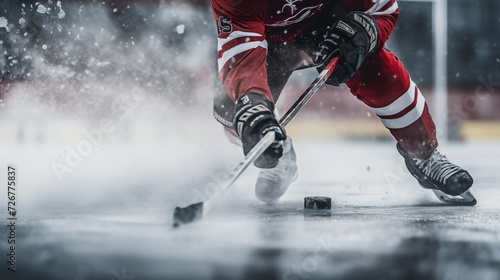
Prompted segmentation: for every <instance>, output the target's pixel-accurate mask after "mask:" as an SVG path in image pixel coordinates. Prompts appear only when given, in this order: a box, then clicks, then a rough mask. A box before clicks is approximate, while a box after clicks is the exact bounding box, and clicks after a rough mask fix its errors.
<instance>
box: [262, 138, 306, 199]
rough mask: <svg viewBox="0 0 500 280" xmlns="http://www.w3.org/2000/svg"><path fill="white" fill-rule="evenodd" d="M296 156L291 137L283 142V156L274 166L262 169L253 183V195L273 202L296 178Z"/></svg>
mask: <svg viewBox="0 0 500 280" xmlns="http://www.w3.org/2000/svg"><path fill="white" fill-rule="evenodd" d="M296 160H297V157H296V155H295V151H294V149H293V145H292V139H291V138H290V137H287V138H286V140H285V141H284V143H283V156H282V157H281V158H280V160H279V163H278V165H277V166H276V167H274V168H270V169H262V170H261V171H260V173H259V176H258V177H257V183H256V184H255V196H256V197H257V198H258V199H259V200H260V201H263V202H265V203H267V204H275V203H276V202H278V200H279V198H280V197H281V196H282V195H283V194H285V192H286V190H287V189H288V186H290V184H291V183H292V182H293V181H295V180H296V179H297V164H296V163H295V162H296Z"/></svg>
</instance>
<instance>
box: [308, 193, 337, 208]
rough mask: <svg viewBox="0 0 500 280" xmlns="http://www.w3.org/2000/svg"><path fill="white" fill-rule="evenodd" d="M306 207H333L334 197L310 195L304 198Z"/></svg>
mask: <svg viewBox="0 0 500 280" xmlns="http://www.w3.org/2000/svg"><path fill="white" fill-rule="evenodd" d="M304 208H305V209H332V199H331V198H330V197H326V196H308V197H305V198H304Z"/></svg>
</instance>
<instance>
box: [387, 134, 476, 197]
mask: <svg viewBox="0 0 500 280" xmlns="http://www.w3.org/2000/svg"><path fill="white" fill-rule="evenodd" d="M397 149H398V151H399V153H400V154H401V155H402V156H403V157H404V159H405V163H406V167H407V168H408V170H409V171H410V173H411V174H412V175H413V177H415V178H416V179H417V180H418V183H419V184H420V185H421V186H422V187H423V188H426V189H431V190H432V191H433V192H434V194H435V195H436V196H437V197H438V198H439V199H440V200H441V201H443V202H445V203H448V204H451V205H464V206H473V205H476V203H477V201H476V198H475V197H474V196H473V195H472V193H471V192H470V191H469V188H470V187H471V186H472V183H473V179H472V177H471V176H470V174H469V172H467V171H466V170H464V169H462V168H460V167H459V166H457V165H455V164H453V163H451V162H450V161H449V160H448V159H447V158H446V156H444V155H442V154H440V153H439V152H438V151H437V150H435V151H434V152H433V153H432V155H431V157H430V158H428V159H426V160H422V159H418V158H415V157H413V156H412V155H411V154H410V153H408V152H407V151H405V150H404V149H403V148H402V147H401V145H399V143H398V144H397Z"/></svg>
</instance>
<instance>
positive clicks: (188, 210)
mask: <svg viewBox="0 0 500 280" xmlns="http://www.w3.org/2000/svg"><path fill="white" fill-rule="evenodd" d="M337 64H338V58H337V57H335V58H333V59H332V60H331V61H330V62H329V63H328V64H327V66H326V67H325V68H324V69H323V71H321V73H320V74H319V75H318V77H317V78H316V79H315V80H314V81H313V82H312V83H311V85H310V86H309V87H308V88H307V89H306V91H305V92H304V93H303V94H302V95H301V96H300V97H299V98H298V99H297V101H296V102H295V103H294V104H293V105H292V106H291V107H290V109H288V111H287V112H286V113H285V114H284V115H283V117H282V118H281V119H280V125H281V126H282V127H285V126H286V125H287V124H288V123H289V122H290V121H291V120H292V119H293V118H294V117H295V115H297V113H298V112H299V111H300V109H302V107H304V105H305V104H306V103H307V102H308V101H309V100H310V99H311V98H312V97H313V95H314V94H315V93H316V92H317V91H318V90H319V89H320V88H321V86H323V85H324V83H325V82H326V80H327V79H328V78H329V77H330V75H331V74H332V72H333V70H334V69H335V67H336V66H337ZM274 140H275V132H269V133H267V134H266V135H265V136H264V137H263V138H262V139H261V140H260V141H259V142H258V143H257V144H256V145H255V146H254V147H253V149H252V150H250V152H249V153H248V154H247V155H246V156H245V158H244V159H243V160H242V161H241V162H240V163H239V164H238V165H237V166H236V168H235V169H234V170H233V172H232V173H231V175H230V179H229V181H227V182H226V183H225V184H224V185H223V186H222V187H221V188H220V189H219V190H218V192H217V193H216V194H215V195H213V196H212V197H210V198H208V199H207V200H205V201H203V202H199V203H195V204H191V205H188V206H187V207H184V208H181V207H177V208H175V211H174V227H177V226H179V225H180V224H186V223H190V222H194V221H196V220H199V219H200V218H201V217H202V216H205V215H206V214H207V213H208V212H209V211H210V209H211V208H212V205H213V200H214V199H215V198H216V197H217V196H219V195H220V194H222V193H223V192H225V191H226V190H227V189H229V188H230V187H231V186H232V185H233V184H234V182H235V181H236V180H237V179H238V178H239V177H240V175H241V174H242V173H243V172H244V171H245V170H246V169H247V167H248V166H249V165H250V164H251V163H253V162H254V161H255V160H256V159H257V158H258V157H259V156H261V155H262V154H263V153H264V151H265V150H266V149H267V148H269V146H270V145H271V144H272V143H273V142H274Z"/></svg>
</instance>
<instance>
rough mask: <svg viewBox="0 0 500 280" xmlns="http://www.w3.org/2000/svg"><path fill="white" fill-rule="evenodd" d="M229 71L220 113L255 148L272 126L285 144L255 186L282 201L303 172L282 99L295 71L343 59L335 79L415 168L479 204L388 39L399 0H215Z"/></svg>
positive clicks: (275, 148) (440, 189)
mask: <svg viewBox="0 0 500 280" xmlns="http://www.w3.org/2000/svg"><path fill="white" fill-rule="evenodd" d="M212 9H213V15H214V18H215V21H216V25H217V31H218V67H219V69H218V70H219V76H220V79H221V81H222V84H223V86H224V89H225V90H221V92H219V93H218V94H216V95H215V100H214V116H215V118H216V119H217V120H218V121H219V122H220V123H222V124H223V125H224V126H225V130H226V132H227V135H228V136H229V137H230V139H231V140H233V142H236V143H239V144H241V145H242V146H243V152H244V153H245V154H247V153H248V152H249V151H250V150H251V149H252V147H253V146H254V145H255V144H256V143H257V142H258V141H259V140H260V139H261V138H262V136H263V135H265V134H266V133H267V132H269V131H274V132H276V141H275V142H274V143H273V144H272V145H271V147H270V148H268V149H267V150H266V151H265V152H264V154H263V155H262V156H260V157H259V158H258V159H257V160H256V161H255V165H256V166H257V167H259V168H262V170H261V172H260V174H259V177H258V179H257V183H256V188H255V193H256V196H257V198H258V199H260V200H262V201H264V202H266V203H275V202H277V201H278V199H279V198H280V197H281V196H282V195H283V194H284V193H285V191H286V190H287V188H288V186H289V185H290V184H291V182H293V181H294V180H295V178H296V177H297V165H296V163H295V162H296V156H295V152H294V149H293V146H292V141H291V139H290V137H288V136H287V135H286V132H285V130H284V129H283V128H282V127H281V126H280V125H279V123H278V121H277V119H278V118H277V112H275V108H274V104H275V102H276V101H277V100H278V98H279V97H280V94H281V91H282V90H283V88H284V86H285V84H286V82H287V80H288V78H289V77H290V75H291V73H292V72H293V71H295V70H297V69H301V68H305V67H311V66H314V67H317V68H318V69H319V70H320V69H321V68H322V67H324V66H325V65H326V64H327V63H328V62H329V61H330V60H331V59H332V58H333V57H339V58H340V61H339V65H338V66H337V68H336V69H335V71H334V72H333V74H332V76H331V77H330V78H329V79H328V81H327V84H330V85H334V86H337V85H339V84H342V83H345V84H346V85H347V86H348V87H349V89H350V90H351V93H352V94H353V95H354V96H356V97H357V98H358V99H359V100H361V101H362V102H364V103H365V104H366V105H367V106H369V107H370V108H371V109H372V110H373V111H374V112H375V113H376V114H377V116H378V117H379V118H380V120H381V121H382V123H383V124H384V126H385V127H387V129H389V131H390V132H391V134H392V135H393V136H394V138H395V139H396V141H397V145H396V146H397V149H398V151H399V153H400V154H401V155H402V156H403V157H404V158H405V162H406V165H407V167H408V170H409V171H410V173H411V174H412V175H413V176H414V177H415V178H416V179H417V180H418V182H419V183H420V185H421V186H422V187H424V188H428V189H432V190H433V191H434V192H435V193H436V195H438V197H439V198H440V199H441V200H443V201H445V202H451V203H457V204H464V205H474V204H475V203H476V200H475V199H474V197H473V196H472V194H470V192H469V191H468V189H469V188H470V187H471V186H472V183H473V179H472V177H471V176H470V175H469V173H468V172H467V171H465V170H463V169H462V168H460V167H459V166H457V165H455V164H453V163H451V162H449V161H448V159H447V158H446V157H445V156H443V155H442V154H440V153H439V152H438V151H437V149H436V148H437V146H438V142H437V139H436V129H435V125H434V122H433V120H432V118H431V116H430V114H429V111H428V108H427V104H426V101H425V99H424V97H423V96H422V94H421V93H420V90H419V89H418V88H417V86H416V85H415V83H414V82H413V81H412V80H411V78H410V76H409V74H408V72H407V71H406V69H405V68H404V66H403V64H402V63H401V62H400V61H399V59H398V58H397V57H396V56H395V55H394V54H393V53H392V52H390V51H389V50H387V49H385V48H384V44H385V42H386V41H387V39H388V38H389V36H390V34H391V32H392V30H393V28H394V25H395V24H396V21H397V19H398V16H399V8H398V4H397V2H396V1H395V0H358V1H355V0H339V1H335V0H307V1H303V0H253V1H249V0H212Z"/></svg>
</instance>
